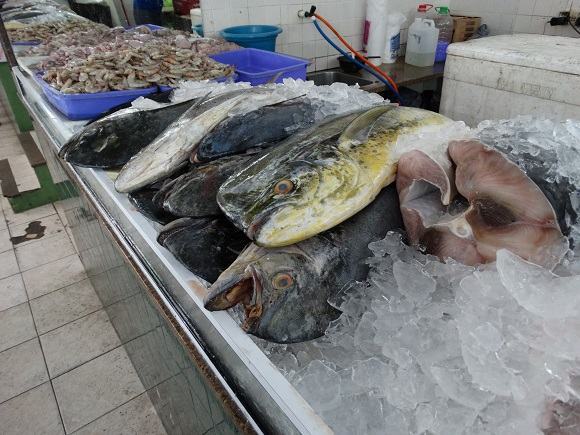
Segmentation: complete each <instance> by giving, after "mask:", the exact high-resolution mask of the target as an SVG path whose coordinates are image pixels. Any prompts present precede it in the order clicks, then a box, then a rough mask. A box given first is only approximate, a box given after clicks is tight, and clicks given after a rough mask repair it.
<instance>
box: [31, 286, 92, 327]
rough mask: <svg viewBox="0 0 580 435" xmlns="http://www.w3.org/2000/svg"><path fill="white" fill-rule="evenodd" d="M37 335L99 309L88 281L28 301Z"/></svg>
mask: <svg viewBox="0 0 580 435" xmlns="http://www.w3.org/2000/svg"><path fill="white" fill-rule="evenodd" d="M30 308H31V309H32V316H33V317H34V321H35V322H36V328H37V330H38V333H39V334H44V333H45V332H48V331H50V330H52V329H56V328H58V327H59V326H62V325H64V324H66V323H69V322H72V321H73V320H76V319H78V318H80V317H83V316H86V315H87V314H90V313H92V312H95V311H97V310H98V309H100V308H101V301H99V298H98V297H97V294H96V293H95V291H94V290H93V287H92V286H91V283H90V281H89V280H88V279H85V280H84V281H80V282H77V283H76V284H72V285H69V286H68V287H64V288H62V289H60V290H57V291H54V292H52V293H49V294H47V295H44V296H41V297H39V298H37V299H32V300H31V301H30Z"/></svg>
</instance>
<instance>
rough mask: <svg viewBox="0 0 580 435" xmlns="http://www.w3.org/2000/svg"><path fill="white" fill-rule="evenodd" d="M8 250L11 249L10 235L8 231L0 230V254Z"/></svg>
mask: <svg viewBox="0 0 580 435" xmlns="http://www.w3.org/2000/svg"><path fill="white" fill-rule="evenodd" d="M9 249H12V242H11V241H10V233H9V232H8V230H0V252H6V251H8V250H9Z"/></svg>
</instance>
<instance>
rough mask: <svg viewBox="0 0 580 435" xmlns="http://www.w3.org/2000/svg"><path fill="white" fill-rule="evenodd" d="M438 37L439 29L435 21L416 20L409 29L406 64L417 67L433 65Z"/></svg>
mask: <svg viewBox="0 0 580 435" xmlns="http://www.w3.org/2000/svg"><path fill="white" fill-rule="evenodd" d="M438 37H439V29H437V27H435V22H434V21H433V20H429V19H423V18H415V22H414V23H413V24H411V27H409V36H408V37H407V52H406V54H405V63H408V64H410V65H415V66H431V65H433V64H434V63H435V50H436V49H437V40H438Z"/></svg>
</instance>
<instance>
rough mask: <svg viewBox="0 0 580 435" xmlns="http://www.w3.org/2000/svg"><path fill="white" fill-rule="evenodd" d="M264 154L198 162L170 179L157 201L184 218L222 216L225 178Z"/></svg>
mask: <svg viewBox="0 0 580 435" xmlns="http://www.w3.org/2000/svg"><path fill="white" fill-rule="evenodd" d="M259 155H260V153H253V154H243V155H238V156H230V157H223V158H221V159H218V160H214V161H212V162H210V163H205V164H199V165H195V166H193V167H192V168H191V170H190V171H189V172H187V173H185V174H183V175H181V176H180V177H177V178H176V179H174V180H171V181H168V182H166V183H165V184H164V185H163V186H162V187H161V189H160V190H159V191H158V192H157V194H156V195H155V197H154V199H153V201H154V202H155V203H156V204H157V206H158V207H161V208H162V209H164V210H165V211H166V212H167V213H170V214H171V215H175V216H180V217H187V216H189V217H207V216H221V215H222V211H221V209H220V208H219V206H218V204H217V201H216V195H217V191H218V189H219V187H220V186H221V185H222V184H223V182H224V181H226V179H227V178H228V177H230V176H231V175H232V174H234V173H235V172H236V171H239V170H241V169H242V168H244V167H246V166H247V165H248V164H249V163H251V162H253V161H254V160H256V159H257V158H258V157H259Z"/></svg>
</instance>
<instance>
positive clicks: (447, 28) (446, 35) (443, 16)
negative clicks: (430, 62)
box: [433, 6, 453, 62]
mask: <svg viewBox="0 0 580 435" xmlns="http://www.w3.org/2000/svg"><path fill="white" fill-rule="evenodd" d="M435 11H437V13H436V14H435V16H434V17H433V21H435V27H437V28H438V29H439V39H438V41H437V51H436V53H435V62H444V61H445V58H446V57H447V47H448V46H449V43H450V42H451V38H452V36H453V18H452V17H451V14H450V13H449V8H448V7H447V6H439V7H436V8H435Z"/></svg>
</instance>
